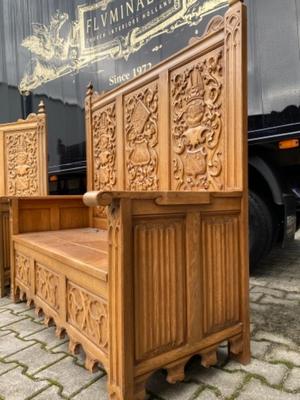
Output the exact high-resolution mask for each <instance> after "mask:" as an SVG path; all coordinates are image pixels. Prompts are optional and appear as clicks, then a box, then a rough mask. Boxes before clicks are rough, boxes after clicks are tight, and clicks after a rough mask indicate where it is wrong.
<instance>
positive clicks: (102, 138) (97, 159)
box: [92, 103, 117, 217]
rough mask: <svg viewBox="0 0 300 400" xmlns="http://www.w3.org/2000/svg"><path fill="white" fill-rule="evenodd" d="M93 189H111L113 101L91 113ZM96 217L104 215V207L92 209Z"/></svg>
mask: <svg viewBox="0 0 300 400" xmlns="http://www.w3.org/2000/svg"><path fill="white" fill-rule="evenodd" d="M92 131H93V160H94V161H93V163H94V165H93V169H94V177H93V179H94V182H93V186H94V190H113V188H115V185H116V182H117V173H116V110H115V103H113V104H109V105H107V106H105V107H103V108H101V109H100V110H97V111H96V112H94V113H93V116H92ZM94 215H95V216H96V217H103V216H105V217H106V209H105V207H97V208H95V210H94Z"/></svg>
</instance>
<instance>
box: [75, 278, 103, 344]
mask: <svg viewBox="0 0 300 400" xmlns="http://www.w3.org/2000/svg"><path fill="white" fill-rule="evenodd" d="M107 308H108V307H107V303H106V302H105V301H104V300H102V299H100V298H99V297H96V296H94V295H92V294H91V293H88V292H87V291H85V290H84V289H82V288H79V287H78V286H77V285H75V284H74V283H71V282H68V285H67V309H68V322H70V323H71V324H72V325H73V326H74V327H76V328H78V329H79V331H80V332H82V333H84V334H85V335H86V336H87V337H88V338H89V339H90V340H92V341H93V342H94V343H95V344H96V345H97V346H99V347H100V348H101V349H102V350H103V351H105V352H107V350H108V310H107Z"/></svg>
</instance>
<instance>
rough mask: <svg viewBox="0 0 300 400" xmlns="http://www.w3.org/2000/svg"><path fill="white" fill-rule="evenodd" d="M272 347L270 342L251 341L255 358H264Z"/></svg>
mask: <svg viewBox="0 0 300 400" xmlns="http://www.w3.org/2000/svg"><path fill="white" fill-rule="evenodd" d="M270 346H271V343H269V342H256V341H255V340H251V354H252V356H253V357H255V358H263V357H264V355H265V354H266V352H267V351H268V349H269V348H270Z"/></svg>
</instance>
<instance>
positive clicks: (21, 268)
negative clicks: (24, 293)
mask: <svg viewBox="0 0 300 400" xmlns="http://www.w3.org/2000/svg"><path fill="white" fill-rule="evenodd" d="M15 274H16V279H17V280H19V281H20V282H21V283H22V284H23V285H25V286H26V287H27V288H29V287H30V260H29V258H28V257H26V256H24V255H23V254H20V253H16V254H15Z"/></svg>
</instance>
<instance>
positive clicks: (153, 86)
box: [124, 81, 159, 190]
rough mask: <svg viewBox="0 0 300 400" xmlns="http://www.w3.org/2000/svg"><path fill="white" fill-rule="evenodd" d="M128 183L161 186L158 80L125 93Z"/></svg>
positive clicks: (135, 187)
mask: <svg viewBox="0 0 300 400" xmlns="http://www.w3.org/2000/svg"><path fill="white" fill-rule="evenodd" d="M124 112H125V142H126V175H127V176H126V187H127V189H130V190H157V189H158V187H159V178H158V83H157V82H156V81H155V82H152V83H150V84H148V85H147V86H143V87H142V88H141V89H139V90H137V91H136V92H134V93H133V94H130V95H128V96H127V97H125V110H124Z"/></svg>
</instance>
